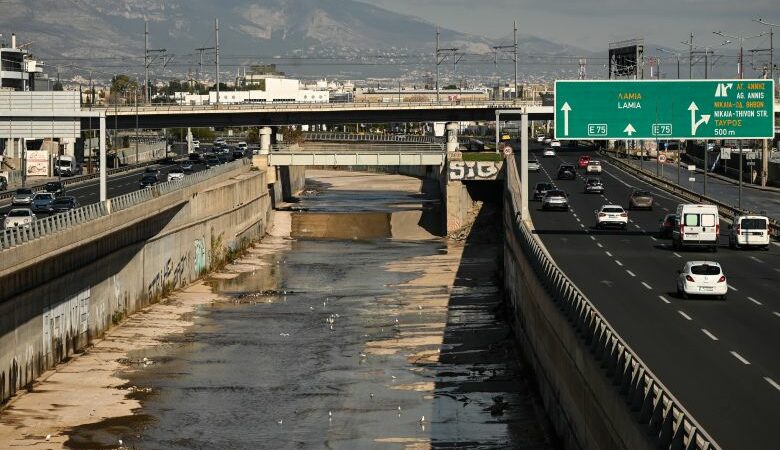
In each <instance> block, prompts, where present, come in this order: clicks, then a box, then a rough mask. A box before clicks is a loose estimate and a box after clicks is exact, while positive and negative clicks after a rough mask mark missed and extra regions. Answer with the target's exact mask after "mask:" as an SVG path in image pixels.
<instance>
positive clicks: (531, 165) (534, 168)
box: [528, 159, 542, 172]
mask: <svg viewBox="0 0 780 450" xmlns="http://www.w3.org/2000/svg"><path fill="white" fill-rule="evenodd" d="M541 169H542V165H541V164H539V161H537V160H535V159H529V160H528V171H529V172H538V171H540V170H541Z"/></svg>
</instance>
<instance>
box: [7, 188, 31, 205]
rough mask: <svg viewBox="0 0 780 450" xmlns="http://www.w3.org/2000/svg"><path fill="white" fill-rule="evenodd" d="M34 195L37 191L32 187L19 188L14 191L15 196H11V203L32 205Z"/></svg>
mask: <svg viewBox="0 0 780 450" xmlns="http://www.w3.org/2000/svg"><path fill="white" fill-rule="evenodd" d="M34 195H35V192H33V190H32V189H30V188H19V189H17V190H16V192H15V193H14V196H13V197H12V198H11V205H13V206H30V204H31V203H32V199H33V196H34Z"/></svg>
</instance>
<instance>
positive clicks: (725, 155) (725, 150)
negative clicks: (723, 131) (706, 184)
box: [720, 147, 731, 159]
mask: <svg viewBox="0 0 780 450" xmlns="http://www.w3.org/2000/svg"><path fill="white" fill-rule="evenodd" d="M720 159H731V149H730V148H729V147H721V148H720Z"/></svg>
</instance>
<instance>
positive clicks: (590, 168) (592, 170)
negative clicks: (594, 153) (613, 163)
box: [585, 160, 601, 175]
mask: <svg viewBox="0 0 780 450" xmlns="http://www.w3.org/2000/svg"><path fill="white" fill-rule="evenodd" d="M585 173H587V174H589V175H590V174H600V173H601V161H594V160H590V161H588V165H587V166H585Z"/></svg>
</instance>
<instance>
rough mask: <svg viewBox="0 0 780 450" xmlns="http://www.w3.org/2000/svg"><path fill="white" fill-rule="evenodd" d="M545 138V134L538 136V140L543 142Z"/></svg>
mask: <svg viewBox="0 0 780 450" xmlns="http://www.w3.org/2000/svg"><path fill="white" fill-rule="evenodd" d="M545 139H546V137H545V136H544V135H541V136H536V142H539V143H542V142H544V140H545Z"/></svg>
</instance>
